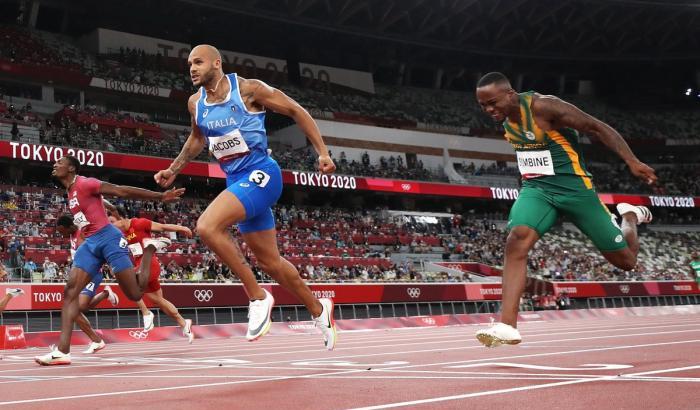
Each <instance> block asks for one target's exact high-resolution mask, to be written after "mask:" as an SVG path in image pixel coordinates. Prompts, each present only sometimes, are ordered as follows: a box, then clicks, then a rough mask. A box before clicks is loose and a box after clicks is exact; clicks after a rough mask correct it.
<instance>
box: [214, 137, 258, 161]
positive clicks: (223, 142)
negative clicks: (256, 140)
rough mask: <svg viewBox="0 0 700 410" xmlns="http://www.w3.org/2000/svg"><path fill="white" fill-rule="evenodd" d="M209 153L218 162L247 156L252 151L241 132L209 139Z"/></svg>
mask: <svg viewBox="0 0 700 410" xmlns="http://www.w3.org/2000/svg"><path fill="white" fill-rule="evenodd" d="M209 151H211V153H212V154H213V155H214V157H216V159H218V160H224V161H225V160H228V159H234V158H237V157H240V156H242V155H244V154H247V153H248V152H249V151H250V150H249V149H248V144H246V142H245V139H243V136H242V135H241V132H240V131H239V130H233V131H231V132H229V133H228V134H226V135H222V136H220V137H209Z"/></svg>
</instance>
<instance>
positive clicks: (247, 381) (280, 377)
mask: <svg viewBox="0 0 700 410" xmlns="http://www.w3.org/2000/svg"><path fill="white" fill-rule="evenodd" d="M360 371H362V370H344V371H339V372H334V373H328V374H344V373H357V372H360ZM321 375H326V373H321V374H309V375H302V376H279V377H264V378H259V379H254V380H239V381H233V382H218V383H203V384H188V385H184V386H172V387H155V388H151V389H139V390H124V391H115V392H108V393H91V394H80V395H72V396H55V397H44V398H40V399H28V400H13V401H3V402H0V406H8V405H16V404H27V403H41V402H50V401H59V400H72V399H85V398H90V397H105V396H120V395H126V394H138V393H151V392H161V391H173V390H185V389H196V388H204V387H217V386H230V385H235V384H247V383H258V382H268V381H277V380H290V379H304V378H313V377H316V376H321Z"/></svg>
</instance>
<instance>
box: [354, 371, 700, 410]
mask: <svg viewBox="0 0 700 410" xmlns="http://www.w3.org/2000/svg"><path fill="white" fill-rule="evenodd" d="M697 367H698V366H691V368H697ZM685 369H688V367H679V368H675V369H663V370H657V371H652V372H644V373H654V372H657V373H661V372H674V371H680V370H685ZM618 378H619V376H603V377H598V378H594V379H578V380H569V381H563V382H556V383H545V384H537V385H532V386H521V387H512V388H508V389H498V390H488V391H481V392H475V393H466V394H458V395H453V396H440V397H433V398H429V399H422V400H411V401H404V402H396V403H388V404H380V405H376V406H367V407H357V408H353V409H352V410H380V409H390V408H396V407H406V406H415V405H419V404H430V403H438V402H444V401H451V400H461V399H469V398H472V397H481V396H490V395H497V394H504V393H515V392H521V391H528V390H539V389H547V388H550V387H559V386H568V385H572V384H582V383H592V382H600V381H612V380H617V379H618ZM465 407H466V406H465Z"/></svg>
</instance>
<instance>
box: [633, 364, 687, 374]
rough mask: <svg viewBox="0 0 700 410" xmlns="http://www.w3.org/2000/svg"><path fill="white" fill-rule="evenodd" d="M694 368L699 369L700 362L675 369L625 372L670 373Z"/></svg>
mask: <svg viewBox="0 0 700 410" xmlns="http://www.w3.org/2000/svg"><path fill="white" fill-rule="evenodd" d="M695 369H700V364H699V365H693V366H687V367H677V368H675V369H662V370H651V371H648V372H640V373H630V374H627V375H626V376H648V375H650V374H661V373H672V372H682V371H685V370H695Z"/></svg>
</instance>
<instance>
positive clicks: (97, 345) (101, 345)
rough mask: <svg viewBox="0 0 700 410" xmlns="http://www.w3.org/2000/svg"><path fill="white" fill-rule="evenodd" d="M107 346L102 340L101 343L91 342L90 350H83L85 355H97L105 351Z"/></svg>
mask: <svg viewBox="0 0 700 410" xmlns="http://www.w3.org/2000/svg"><path fill="white" fill-rule="evenodd" d="M105 346H107V344H106V343H105V341H104V340H100V342H99V343H95V342H90V344H89V345H88V348H87V349H85V350H83V353H86V354H92V353H96V352H99V351H100V350H102V349H104V348H105Z"/></svg>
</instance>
